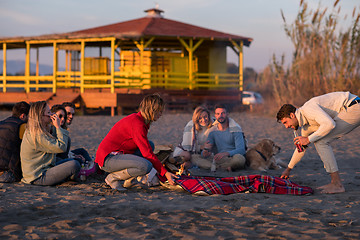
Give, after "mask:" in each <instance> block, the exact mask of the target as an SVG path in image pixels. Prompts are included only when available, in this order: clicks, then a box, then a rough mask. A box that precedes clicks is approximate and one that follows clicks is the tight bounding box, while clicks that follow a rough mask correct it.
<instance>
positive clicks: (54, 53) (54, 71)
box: [52, 42, 58, 93]
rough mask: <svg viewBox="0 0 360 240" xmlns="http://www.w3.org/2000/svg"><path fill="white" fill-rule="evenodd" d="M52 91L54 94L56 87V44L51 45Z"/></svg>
mask: <svg viewBox="0 0 360 240" xmlns="http://www.w3.org/2000/svg"><path fill="white" fill-rule="evenodd" d="M53 48H54V49H53V57H54V59H53V89H52V92H53V93H56V85H57V70H58V50H57V43H56V42H54V43H53Z"/></svg>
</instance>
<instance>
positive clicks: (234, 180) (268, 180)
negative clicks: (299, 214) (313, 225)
mask: <svg viewBox="0 0 360 240" xmlns="http://www.w3.org/2000/svg"><path fill="white" fill-rule="evenodd" d="M176 182H177V183H178V184H179V185H180V186H181V187H182V188H183V189H185V190H187V191H188V192H190V193H196V192H198V191H204V192H205V193H207V194H209V195H212V194H224V195H226V194H231V193H240V192H250V193H257V192H264V193H274V194H293V195H305V194H312V193H313V189H312V188H310V187H305V186H300V185H298V184H296V183H293V182H291V181H290V180H286V179H282V178H279V177H272V176H265V175H248V176H238V177H227V178H215V177H196V176H184V175H183V176H181V177H180V178H179V179H177V180H176Z"/></svg>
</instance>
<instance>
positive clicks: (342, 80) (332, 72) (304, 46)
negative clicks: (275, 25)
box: [258, 0, 360, 106]
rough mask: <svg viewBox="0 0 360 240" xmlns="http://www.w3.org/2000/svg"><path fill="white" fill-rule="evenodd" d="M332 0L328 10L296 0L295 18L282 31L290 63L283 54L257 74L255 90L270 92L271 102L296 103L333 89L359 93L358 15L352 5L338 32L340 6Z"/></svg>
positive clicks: (359, 32) (359, 47) (359, 37)
mask: <svg viewBox="0 0 360 240" xmlns="http://www.w3.org/2000/svg"><path fill="white" fill-rule="evenodd" d="M338 3H339V0H336V1H335V2H334V5H333V9H332V11H331V12H330V13H328V12H329V10H328V9H326V8H325V9H321V7H320V6H319V7H318V8H317V9H315V10H311V9H309V8H308V5H307V3H306V2H305V1H301V2H300V10H299V12H298V15H297V18H296V20H295V21H294V22H293V23H292V24H287V22H286V19H285V17H284V15H283V14H282V16H283V20H284V30H285V32H286V34H287V36H288V37H289V38H290V40H291V42H292V44H293V46H294V49H295V50H294V53H293V58H292V61H291V64H290V66H288V67H287V66H285V59H284V56H282V57H281V59H280V60H279V59H277V58H276V57H275V56H274V57H273V59H272V63H271V64H269V65H268V66H267V68H266V69H265V70H264V71H263V72H262V73H261V74H260V76H259V80H258V81H259V84H258V86H259V87H260V89H259V91H261V92H271V96H272V97H273V99H274V103H275V104H276V105H278V106H281V105H282V104H284V103H287V102H288V103H293V104H295V105H300V104H302V103H304V102H305V101H306V100H307V99H309V98H311V97H313V96H317V95H321V94H324V93H328V92H333V91H350V92H352V93H354V94H360V26H359V19H360V14H359V13H357V11H358V9H356V7H354V10H353V14H352V16H351V17H352V18H351V25H350V26H349V27H348V29H345V31H340V30H339V26H340V22H341V19H344V18H345V17H346V16H345V17H344V18H341V17H340V14H341V8H340V6H338Z"/></svg>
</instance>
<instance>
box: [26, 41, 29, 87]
mask: <svg viewBox="0 0 360 240" xmlns="http://www.w3.org/2000/svg"><path fill="white" fill-rule="evenodd" d="M25 92H26V93H29V92H30V43H28V42H27V43H26V56H25Z"/></svg>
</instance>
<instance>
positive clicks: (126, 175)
mask: <svg viewBox="0 0 360 240" xmlns="http://www.w3.org/2000/svg"><path fill="white" fill-rule="evenodd" d="M164 107H165V103H164V101H163V99H162V98H161V97H160V96H159V95H158V94H153V95H148V96H145V97H144V99H143V100H142V101H141V103H140V106H139V112H138V113H133V114H131V115H129V116H127V117H124V118H123V119H121V120H120V121H118V122H117V123H116V124H115V125H114V126H113V127H112V129H111V130H110V131H109V133H108V134H107V135H106V136H105V138H104V139H103V140H102V142H101V143H100V145H99V147H98V150H97V153H96V159H95V162H97V163H98V164H99V166H100V168H101V169H102V170H104V171H106V172H109V174H108V176H107V177H106V179H105V182H106V183H107V184H108V185H109V186H110V187H111V188H113V189H117V190H119V191H124V190H126V188H129V187H131V186H132V185H133V184H134V182H133V180H134V179H135V178H136V177H137V176H143V175H145V174H147V173H149V172H150V170H151V169H152V167H154V168H155V169H156V171H157V172H158V174H159V175H160V176H162V177H165V178H166V179H167V180H168V181H169V183H170V184H173V185H174V184H175V183H174V178H177V176H176V175H174V174H172V173H170V172H168V171H167V170H166V169H165V168H164V166H163V165H162V164H161V162H160V161H159V159H158V158H157V157H156V156H155V154H154V152H153V148H152V146H151V144H150V142H149V140H148V138H147V134H148V130H149V127H150V125H151V123H152V122H155V121H156V120H158V119H159V118H160V117H161V115H162V112H163V110H164ZM122 181H124V183H123V184H121V183H122Z"/></svg>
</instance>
